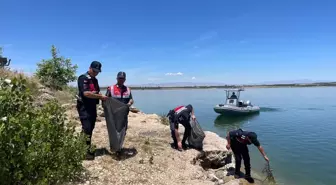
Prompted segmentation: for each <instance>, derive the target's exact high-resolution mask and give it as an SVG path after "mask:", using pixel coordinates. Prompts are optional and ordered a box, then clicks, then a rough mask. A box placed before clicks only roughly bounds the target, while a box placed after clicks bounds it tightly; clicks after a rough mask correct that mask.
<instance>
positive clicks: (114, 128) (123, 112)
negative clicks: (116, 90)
mask: <svg viewBox="0 0 336 185" xmlns="http://www.w3.org/2000/svg"><path fill="white" fill-rule="evenodd" d="M103 108H104V113H105V119H106V126H107V132H108V136H109V141H110V148H111V150H112V151H113V152H116V151H120V150H121V149H122V147H123V144H124V139H125V135H126V130H127V125H128V113H129V107H128V106H127V105H125V104H124V103H122V102H120V101H118V100H115V99H113V98H109V99H108V100H106V101H103Z"/></svg>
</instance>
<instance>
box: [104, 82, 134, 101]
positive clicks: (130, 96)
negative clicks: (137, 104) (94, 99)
mask: <svg viewBox="0 0 336 185" xmlns="http://www.w3.org/2000/svg"><path fill="white" fill-rule="evenodd" d="M114 86H115V87H117V90H119V94H120V98H116V97H114V98H115V99H117V100H119V101H120V102H123V103H124V104H128V102H129V101H130V100H131V99H133V96H132V92H131V90H130V89H129V91H130V92H129V97H128V98H125V97H123V96H124V93H125V92H126V91H127V87H126V86H125V85H123V86H120V87H119V86H118V85H114ZM113 90H116V89H114V87H113ZM111 93H112V92H111V87H109V88H108V89H107V90H106V96H107V97H112V94H111Z"/></svg>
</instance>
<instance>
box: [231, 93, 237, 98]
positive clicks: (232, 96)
mask: <svg viewBox="0 0 336 185" xmlns="http://www.w3.org/2000/svg"><path fill="white" fill-rule="evenodd" d="M230 99H238V97H237V96H236V93H235V92H232V95H231V97H230Z"/></svg>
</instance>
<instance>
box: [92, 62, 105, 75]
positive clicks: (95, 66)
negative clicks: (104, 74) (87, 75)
mask: <svg viewBox="0 0 336 185" xmlns="http://www.w3.org/2000/svg"><path fill="white" fill-rule="evenodd" d="M90 67H91V69H92V70H93V71H94V72H97V73H100V72H101V67H102V64H101V63H100V62H98V61H93V62H92V63H91V65H90Z"/></svg>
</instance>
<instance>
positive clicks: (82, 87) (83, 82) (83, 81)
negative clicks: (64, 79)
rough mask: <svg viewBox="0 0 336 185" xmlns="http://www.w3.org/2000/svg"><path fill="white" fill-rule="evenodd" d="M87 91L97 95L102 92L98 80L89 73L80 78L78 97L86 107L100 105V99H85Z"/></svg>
mask: <svg viewBox="0 0 336 185" xmlns="http://www.w3.org/2000/svg"><path fill="white" fill-rule="evenodd" d="M85 91H90V92H93V93H95V94H99V92H100V88H99V84H98V80H97V79H96V78H95V77H91V76H90V75H89V73H88V72H86V73H85V74H82V75H80V76H79V77H78V95H79V97H80V98H81V100H82V102H83V103H84V105H85V106H96V104H99V99H92V98H87V97H85V96H84V92H85Z"/></svg>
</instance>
